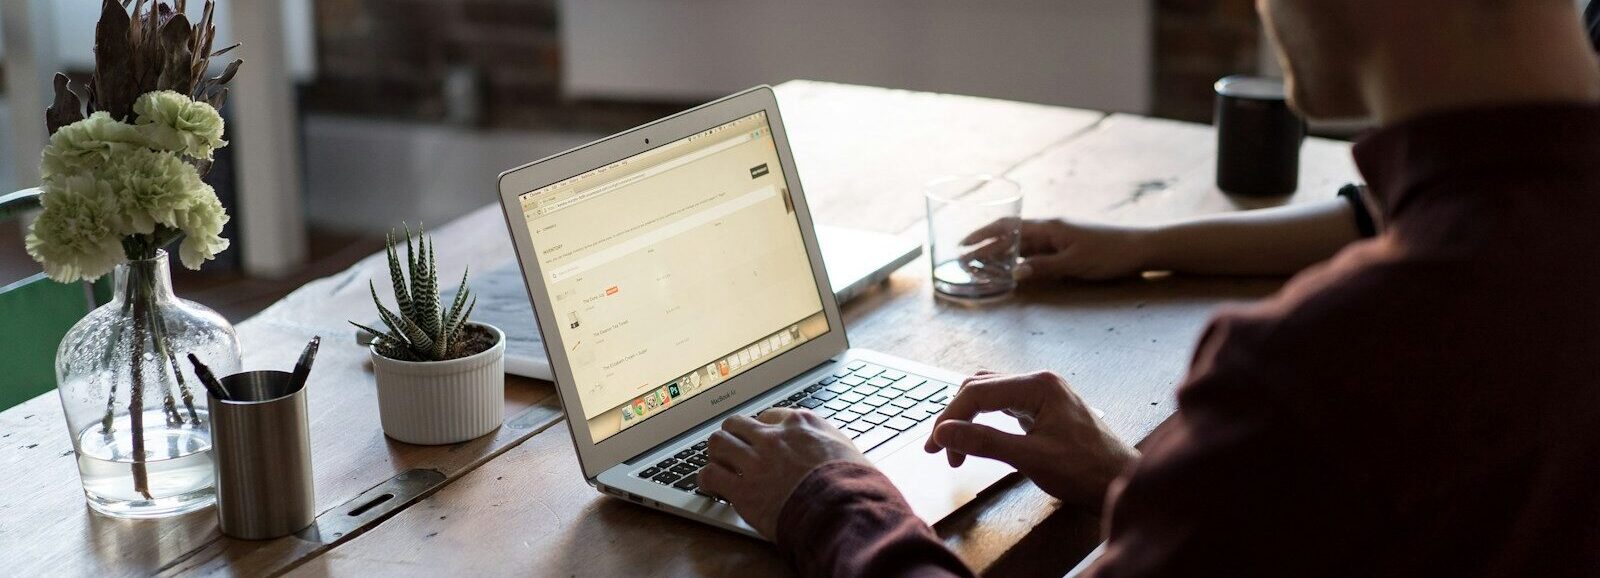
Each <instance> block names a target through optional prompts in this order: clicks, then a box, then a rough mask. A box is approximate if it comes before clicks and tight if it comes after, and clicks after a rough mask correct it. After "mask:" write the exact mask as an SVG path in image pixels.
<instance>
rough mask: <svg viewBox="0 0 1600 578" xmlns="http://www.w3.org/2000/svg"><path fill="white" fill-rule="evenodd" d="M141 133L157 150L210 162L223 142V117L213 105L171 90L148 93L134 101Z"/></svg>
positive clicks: (224, 144) (223, 144)
mask: <svg viewBox="0 0 1600 578" xmlns="http://www.w3.org/2000/svg"><path fill="white" fill-rule="evenodd" d="M133 114H134V116H135V117H136V118H137V119H138V120H137V122H136V123H135V124H136V127H137V128H138V129H139V132H140V134H142V135H144V137H145V138H146V139H148V140H149V141H150V144H151V146H154V147H155V148H158V149H162V150H167V151H172V152H175V153H183V154H185V155H188V156H189V157H191V158H196V159H205V160H211V154H212V152H213V151H214V150H215V149H219V148H222V147H225V146H228V142H227V141H224V140H222V115H220V114H218V113H217V109H215V108H213V107H212V106H211V105H210V104H207V103H204V102H198V101H195V100H193V99H191V98H189V97H187V96H184V95H183V94H180V93H178V92H174V91H171V90H157V91H152V92H146V93H144V94H142V95H140V96H139V99H138V100H136V101H134V102H133Z"/></svg>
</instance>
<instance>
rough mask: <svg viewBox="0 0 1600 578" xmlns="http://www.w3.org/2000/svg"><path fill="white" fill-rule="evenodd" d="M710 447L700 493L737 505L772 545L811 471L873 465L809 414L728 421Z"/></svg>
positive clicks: (779, 412) (782, 412)
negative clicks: (823, 467)
mask: <svg viewBox="0 0 1600 578" xmlns="http://www.w3.org/2000/svg"><path fill="white" fill-rule="evenodd" d="M706 444H707V446H706V456H707V457H709V458H710V459H711V463H709V464H707V465H706V467H705V469H702V470H700V487H701V488H702V489H704V490H705V491H706V492H709V493H712V494H715V495H718V496H722V498H723V499H726V500H728V502H730V503H732V504H733V509H734V510H735V511H737V512H739V515H740V516H744V519H745V521H746V522H748V523H749V524H750V526H751V527H753V528H755V529H756V531H757V532H760V533H761V535H763V536H766V537H767V538H768V539H777V537H778V536H777V526H778V515H779V514H781V513H782V512H783V505H784V503H786V502H788V501H789V495H790V494H793V493H794V490H795V488H796V487H799V485H800V482H801V481H803V480H805V477H806V476H807V475H808V474H810V473H811V470H814V469H816V468H817V466H820V465H822V464H825V463H829V462H836V461H853V462H857V463H861V464H864V465H869V466H870V465H871V462H868V461H867V458H865V457H863V456H862V455H861V452H859V451H856V447H855V444H852V443H851V442H850V438H847V437H845V436H844V434H843V433H841V432H840V431H839V430H838V429H836V428H834V427H833V426H831V425H828V422H827V420H824V419H822V418H821V417H818V416H817V414H814V413H811V412H809V411H803V410H792V409H783V408H778V409H769V410H767V411H764V412H762V413H761V415H760V416H757V419H750V418H748V417H745V416H734V417H731V418H728V420H727V421H724V422H722V429H721V430H719V431H717V432H715V433H712V434H711V438H710V439H709V440H707V441H706Z"/></svg>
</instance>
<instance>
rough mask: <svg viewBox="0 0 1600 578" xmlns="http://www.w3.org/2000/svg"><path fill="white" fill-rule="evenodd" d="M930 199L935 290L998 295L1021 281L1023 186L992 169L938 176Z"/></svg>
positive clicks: (955, 295)
mask: <svg viewBox="0 0 1600 578" xmlns="http://www.w3.org/2000/svg"><path fill="white" fill-rule="evenodd" d="M923 197H924V199H925V200H926V201H927V203H928V258H929V262H930V263H931V264H932V266H933V289H934V294H935V295H937V296H940V297H945V298H950V299H955V300H958V301H971V300H988V299H997V298H1001V297H1005V296H1007V295H1010V294H1011V292H1012V291H1013V290H1015V289H1016V287H1017V282H1016V279H1015V278H1013V277H1012V270H1013V269H1015V268H1016V266H1017V255H1018V246H1019V244H1020V242H1021V237H1022V235H1021V232H1020V230H1019V228H1020V226H1021V223H1022V186H1021V185H1018V184H1017V183H1016V181H1012V180H1010V179H1006V178H1004V177H999V176H993V175H961V176H951V177H944V178H940V179H935V180H933V181H930V182H929V183H928V184H927V187H926V188H925V189H924V190H923Z"/></svg>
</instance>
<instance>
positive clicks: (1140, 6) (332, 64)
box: [0, 0, 1272, 317]
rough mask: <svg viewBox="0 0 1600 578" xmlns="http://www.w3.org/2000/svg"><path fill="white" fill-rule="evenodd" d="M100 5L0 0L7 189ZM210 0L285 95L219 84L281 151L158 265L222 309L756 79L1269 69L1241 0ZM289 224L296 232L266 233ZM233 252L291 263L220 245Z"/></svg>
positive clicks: (241, 150) (250, 67) (883, 82)
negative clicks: (221, 228)
mask: <svg viewBox="0 0 1600 578" xmlns="http://www.w3.org/2000/svg"><path fill="white" fill-rule="evenodd" d="M190 4H191V7H190V10H191V11H196V8H195V7H196V6H198V5H199V4H201V2H200V0H191V1H190ZM99 5H100V3H99V2H98V1H96V0H4V4H3V5H0V25H3V26H0V68H4V69H5V78H6V85H5V86H4V87H3V89H0V91H3V96H0V126H6V127H9V128H8V134H7V135H6V138H4V139H0V183H6V185H5V186H6V187H7V188H6V189H5V190H11V189H14V188H19V187H22V186H27V185H28V184H29V183H30V182H31V179H32V178H34V177H32V176H31V174H32V172H31V162H32V159H37V154H38V153H37V149H38V147H42V145H43V138H44V136H43V135H42V134H39V133H42V130H43V122H42V120H41V119H40V116H41V115H40V112H39V111H41V110H42V108H43V106H44V104H47V102H48V90H49V87H48V82H47V79H48V76H49V73H50V72H53V71H55V70H65V71H68V72H69V73H73V74H75V75H77V76H79V77H84V76H85V75H86V74H87V73H88V72H89V71H90V69H91V67H92V52H91V47H92V45H93V28H94V22H95V20H96V18H97V15H98V11H99ZM241 11H243V12H241ZM219 13H220V14H219V16H220V17H219V19H218V20H219V33H220V35H221V36H224V37H228V38H241V37H244V38H251V37H254V38H264V39H277V40H262V41H258V42H254V43H247V45H246V46H244V47H243V48H242V49H241V50H240V51H239V52H238V54H239V55H240V56H241V57H243V58H244V59H245V60H246V65H245V68H244V70H246V71H251V72H252V73H255V74H258V75H260V76H259V78H258V79H257V81H259V82H261V83H265V84H267V85H269V86H271V87H272V88H274V89H281V93H282V98H281V99H279V100H282V102H272V101H273V98H272V97H270V96H269V97H258V98H257V99H256V100H255V101H252V100H250V99H239V98H235V99H231V101H230V103H229V105H228V108H227V109H226V110H225V113H226V114H227V115H228V116H229V122H230V124H229V133H230V140H232V141H233V142H234V144H235V145H236V146H233V147H229V148H228V149H225V151H227V153H228V154H229V155H231V156H232V157H234V158H235V160H228V161H225V162H228V163H233V164H235V165H237V164H239V163H238V162H236V161H237V157H241V156H243V157H244V160H247V161H256V160H259V156H260V155H267V156H269V157H270V156H272V155H271V154H270V151H269V150H268V149H272V148H273V147H275V146H279V145H281V146H283V147H285V148H282V149H279V150H283V151H287V153H286V156H289V157H291V158H287V159H277V160H274V161H273V164H271V166H273V167H279V169H277V171H276V172H277V173H280V174H274V175H272V176H274V177H277V178H278V179H279V180H275V181H269V184H268V185H267V186H264V187H263V186H257V187H255V188H254V189H252V188H251V187H250V186H242V187H241V186H240V179H241V176H240V174H239V171H237V170H233V169H237V168H238V167H237V166H234V167H231V168H230V167H229V166H219V167H218V170H215V171H213V172H212V174H211V175H210V176H209V177H208V179H210V180H212V181H215V182H213V184H214V185H215V186H217V187H218V189H219V191H226V192H224V195H223V196H224V198H225V203H227V204H228V205H229V209H230V211H231V212H232V213H233V214H234V215H235V222H234V224H233V225H232V226H233V227H234V230H233V231H231V233H232V234H231V237H232V238H233V239H235V242H236V243H237V244H236V248H238V249H239V250H235V251H230V252H229V254H227V255H228V256H229V257H228V258H229V259H230V260H229V261H227V262H224V263H222V264H221V265H220V266H217V267H208V269H207V271H206V272H205V273H204V274H202V275H189V274H184V273H180V277H182V278H180V279H179V280H178V282H179V283H180V285H181V284H184V283H188V284H190V290H191V292H193V291H202V292H211V293H210V294H206V293H202V294H200V295H198V296H197V297H198V298H199V299H201V300H204V301H206V302H208V303H213V304H217V305H218V308H219V309H221V310H223V311H224V313H226V314H228V315H229V316H230V317H241V316H243V315H247V314H249V313H251V312H252V311H253V310H254V309H256V308H259V307H260V306H262V305H264V304H266V303H270V302H271V301H272V300H273V299H276V298H277V297H278V296H280V295H281V294H282V293H284V292H286V291H288V290H290V289H292V288H293V287H296V286H298V284H299V283H302V282H303V281H304V280H306V279H309V278H312V277H315V276H317V275H323V274H329V273H332V272H335V271H338V270H340V269H342V268H343V267H345V266H347V265H348V264H349V263H350V262H352V261H353V260H354V259H356V258H359V257H361V256H364V255H366V254H367V253H369V252H370V251H372V250H376V249H377V248H378V247H379V246H381V239H382V234H383V233H384V232H386V231H387V230H389V229H390V228H391V227H395V226H397V225H399V223H400V222H402V221H408V222H412V223H416V222H419V221H420V222H423V223H428V224H442V223H443V222H445V221H448V220H450V219H452V218H454V217H457V216H459V215H461V214H464V213H465V212H468V211H471V210H474V209H476V208H479V207H482V206H485V205H488V204H490V203H491V202H493V200H494V196H495V189H494V177H495V175H496V174H497V173H498V172H499V171H501V170H504V169H506V168H510V167H512V166H516V165H519V164H522V163H525V162H527V161H530V160H533V159H536V158H539V157H542V156H545V155H548V154H552V153H555V152H559V151H561V150H564V149H566V148H569V147H572V146H576V145H579V144H582V143H584V142H587V141H589V140H592V139H594V138H598V137H600V136H604V135H606V134H609V133H612V132H616V131H619V130H622V129H626V128H628V127H631V126H634V125H637V124H640V123H643V122H647V121H649V120H653V119H655V118H659V117H661V116H664V115H667V114H671V113H673V112H676V111H678V110H681V109H683V108H687V107H690V106H693V105H695V104H698V103H700V102H703V101H705V100H708V99H711V98H715V97H717V96H720V95H723V94H726V93H728V92H732V91H734V90H738V89H740V88H744V87H747V86H750V85H754V84H761V83H767V84H778V83H781V82H783V81H786V80H790V79H794V78H809V79H816V80H830V81H837V82H849V83H858V84H871V85H879V86H890V87H896V88H907V89H914V90H930V91H939V92H953V93H962V94H971V95H979V96H991V97H997V98H1007V99H1013V100H1023V101H1031V102H1040V103H1047V104H1056V105H1063V106H1075V107H1083V108H1095V109H1102V110H1115V111H1125V112H1135V113H1143V114H1153V115H1157V116H1164V117H1169V118H1177V119H1183V120H1192V121H1199V122H1208V121H1209V119H1210V115H1211V84H1212V83H1213V82H1214V81H1215V80H1216V79H1217V78H1219V77H1221V76H1224V75H1227V74H1234V73H1244V72H1255V71H1258V70H1262V69H1264V68H1265V69H1266V70H1269V71H1270V70H1271V68H1272V67H1271V63H1270V60H1271V59H1270V58H1268V57H1267V56H1268V55H1265V54H1263V53H1262V51H1261V31H1260V27H1259V25H1258V23H1257V21H1256V16H1255V12H1254V4H1253V2H1252V1H1251V0H992V1H989V2H967V1H958V0H923V1H920V2H910V1H906V0H853V1H852V0H817V1H815V2H782V1H779V0H280V1H277V2H260V3H254V2H252V3H251V4H248V5H247V4H244V3H242V2H238V1H234V0H222V1H221V2H219ZM241 24H242V25H243V26H245V28H244V29H242V30H241V29H238V27H239V26H241ZM240 32H243V33H244V34H239V33H240ZM252 35H254V36H252ZM268 51H270V52H268ZM241 80H242V79H241ZM241 88H242V87H241ZM236 90H238V89H237V88H236ZM264 92H268V91H261V90H256V91H252V94H256V93H264ZM272 92H278V91H272ZM16 114H23V115H26V116H22V117H16V116H12V115H16ZM252 114H254V115H255V116H254V118H255V119H256V120H255V121H253V122H243V121H242V120H241V118H243V119H244V120H249V119H250V118H251V115H252ZM19 121H25V122H19ZM29 123H33V124H32V126H34V127H37V128H27V125H28V124H29ZM18 127H22V128H20V129H19V128H18ZM35 131H37V132H35ZM251 131H253V132H254V133H255V134H254V135H253V136H254V138H248V137H250V136H251V135H247V134H245V133H247V132H251ZM241 137H247V138H241ZM17 159H22V160H21V161H19V160H17ZM19 162H21V163H23V164H24V165H26V166H24V169H25V170H22V171H18V170H16V166H17V164H18V163H19ZM261 170H262V169H256V173H255V174H256V176H257V177H259V176H261V175H260V171H261ZM246 172H248V171H246ZM246 180H249V181H251V182H256V181H254V180H251V179H248V178H247V179H246ZM246 184H247V185H248V183H246ZM241 190H242V191H245V192H244V193H243V194H244V195H245V196H244V197H243V198H240V197H238V196H232V197H230V196H229V194H230V193H229V192H232V193H237V192H239V191H241ZM262 206H264V207H265V208H260V207H262ZM283 210H286V211H290V212H291V213H292V214H291V215H283V214H272V213H274V212H275V211H280V212H281V211H283ZM252 223H256V224H255V225H252ZM239 227H244V228H246V229H249V228H251V227H254V229H253V230H254V231H256V232H258V233H262V232H265V233H262V234H261V235H255V236H252V235H244V234H240V232H239V231H238V230H237V229H238V228H239ZM296 235H301V236H303V240H302V241H300V243H301V244H302V245H303V246H302V248H301V250H300V251H298V252H295V251H278V250H279V249H282V247H278V246H277V245H280V244H281V245H283V246H285V247H287V246H289V245H293V244H294V241H291V240H290V239H292V238H293V237H295V236H296ZM20 238H21V233H20V231H18V230H15V227H12V228H11V230H7V229H5V228H0V284H4V283H6V282H9V281H10V280H13V279H16V278H20V277H22V276H24V275H25V274H26V272H28V271H36V270H37V268H36V266H34V265H33V264H32V263H31V261H29V260H28V259H27V257H26V256H25V255H22V254H21V243H20ZM252 245H253V246H254V249H252V248H251V246H252ZM264 245H265V246H264ZM251 251H255V252H256V253H257V254H263V253H270V252H273V251H278V252H279V253H285V254H284V255H281V256H282V257H284V258H287V259H290V260H291V261H290V262H291V263H292V264H293V265H292V266H290V267H286V268H276V267H261V266H259V265H258V263H259V262H260V261H259V260H257V261H249V260H246V261H242V262H241V261H240V260H239V255H240V254H241V253H245V254H248V253H250V252H251ZM218 300H223V301H227V302H225V303H217V301H218ZM230 304H236V305H230ZM230 307H232V308H231V309H230Z"/></svg>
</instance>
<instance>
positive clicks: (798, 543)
mask: <svg viewBox="0 0 1600 578" xmlns="http://www.w3.org/2000/svg"><path fill="white" fill-rule="evenodd" d="M777 533H778V535H777V545H778V547H779V548H780V549H781V550H783V554H784V556H785V557H786V558H788V559H789V561H790V562H792V563H793V564H794V565H795V567H796V568H797V569H798V570H799V571H800V574H801V575H802V576H840V577H851V576H919V577H923V576H926V577H946V576H948V577H957V576H972V572H971V571H970V570H968V569H967V567H966V566H965V565H964V564H962V562H961V560H960V559H959V558H956V556H955V554H952V553H951V552H950V550H948V549H946V548H945V547H944V544H943V543H942V542H940V541H939V539H938V537H937V536H935V535H934V533H933V530H931V529H929V528H928V526H927V524H924V523H923V522H922V520H921V519H920V518H918V517H917V516H916V514H915V513H913V512H912V511H911V506H910V505H909V504H907V503H906V501H905V499H903V498H902V497H901V496H900V493H899V491H897V490H895V488H894V486H893V485H892V484H890V483H889V480H888V478H885V477H883V474H881V473H879V472H878V471H877V470H875V469H872V468H871V467H868V466H863V465H860V464H855V463H847V462H834V463H829V464H824V465H822V466H821V467H818V468H817V469H816V470H815V471H813V472H812V473H811V474H810V475H809V476H807V477H806V479H805V480H803V481H801V483H800V487H798V488H796V489H795V491H794V494H793V495H792V496H790V498H789V501H788V503H787V504H786V505H785V506H784V509H783V514H782V515H781V516H780V518H779V521H778V532H777Z"/></svg>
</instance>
